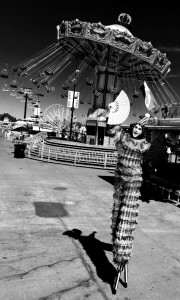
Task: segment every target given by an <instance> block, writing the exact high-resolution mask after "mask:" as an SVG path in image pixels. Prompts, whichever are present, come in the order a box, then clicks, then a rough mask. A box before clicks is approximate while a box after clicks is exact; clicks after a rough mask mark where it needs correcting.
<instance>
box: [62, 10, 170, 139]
mask: <svg viewBox="0 0 180 300" xmlns="http://www.w3.org/2000/svg"><path fill="white" fill-rule="evenodd" d="M130 23H131V17H130V16H129V15H128V14H126V13H121V14H120V15H119V17H118V22H117V23H116V24H113V25H109V26H105V25H103V24H101V23H100V22H98V23H88V22H82V21H79V20H78V19H76V20H73V21H63V22H62V23H61V24H60V25H58V26H57V31H58V41H59V43H60V45H61V46H63V47H64V49H65V50H66V51H68V52H69V51H72V49H75V50H74V56H75V57H76V58H77V59H79V60H81V61H84V62H85V63H86V64H87V65H88V66H90V67H92V68H93V69H94V70H95V72H94V76H93V79H91V81H90V82H91V83H92V82H93V84H94V90H93V93H92V106H91V109H89V112H88V118H87V138H89V140H92V138H93V136H94V143H95V144H103V141H102V139H104V135H105V127H106V122H105V121H106V120H105V118H103V117H102V116H101V117H98V115H99V114H101V112H102V111H103V110H104V109H106V108H107V107H108V105H109V104H110V103H111V102H113V101H114V100H115V99H116V98H117V96H118V95H119V94H120V93H121V91H124V92H125V93H126V94H127V96H128V99H129V103H130V105H131V106H133V105H135V101H136V98H137V97H139V95H140V94H142V92H141V86H142V85H143V83H144V81H146V82H156V81H160V80H162V79H163V78H165V77H166V75H167V74H168V72H169V71H170V62H169V61H168V59H167V57H166V54H163V53H161V52H160V51H159V50H158V49H156V48H154V47H153V46H152V44H151V43H150V42H144V41H142V40H140V39H139V38H137V37H134V36H133V35H132V33H131V32H130V30H129V29H128V28H129V25H130ZM128 115H129V104H127V112H126V113H125V114H124V116H122V119H121V120H120V122H121V123H122V122H124V121H125V120H126V119H127V117H128ZM93 126H94V130H93ZM88 127H89V130H88ZM90 127H91V129H90ZM95 127H96V128H95ZM98 127H103V128H104V129H102V128H99V129H98ZM88 131H89V137H88ZM98 131H99V133H100V138H99V139H98ZM91 133H93V134H91Z"/></svg>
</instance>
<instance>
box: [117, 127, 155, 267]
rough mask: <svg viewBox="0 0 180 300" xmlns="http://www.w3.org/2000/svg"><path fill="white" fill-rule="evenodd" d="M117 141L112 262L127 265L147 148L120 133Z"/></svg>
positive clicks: (139, 141) (143, 141) (140, 141)
mask: <svg viewBox="0 0 180 300" xmlns="http://www.w3.org/2000/svg"><path fill="white" fill-rule="evenodd" d="M115 142H116V148H117V152H118V154H117V166H116V169H115V185H114V194H113V200H114V204H113V209H112V220H111V227H112V241H113V262H114V263H115V264H117V265H119V264H121V263H123V262H127V261H128V260H129V259H130V257H131V254H132V248H133V240H134V237H133V232H134V230H135V226H136V224H137V217H138V207H139V196H140V187H141V184H142V167H141V164H142V159H143V153H144V152H145V151H147V150H148V149H149V147H150V143H148V142H147V141H146V139H145V138H142V139H136V138H133V137H131V135H130V134H129V133H127V132H124V131H123V130H121V131H120V134H119V138H118V140H116V141H115Z"/></svg>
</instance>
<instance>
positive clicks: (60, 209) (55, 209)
mask: <svg viewBox="0 0 180 300" xmlns="http://www.w3.org/2000/svg"><path fill="white" fill-rule="evenodd" d="M34 207H35V211H36V215H37V216H39V217H42V218H62V217H66V216H67V215H68V213H67V211H66V209H65V208H64V206H63V205H62V204H61V203H53V202H34Z"/></svg>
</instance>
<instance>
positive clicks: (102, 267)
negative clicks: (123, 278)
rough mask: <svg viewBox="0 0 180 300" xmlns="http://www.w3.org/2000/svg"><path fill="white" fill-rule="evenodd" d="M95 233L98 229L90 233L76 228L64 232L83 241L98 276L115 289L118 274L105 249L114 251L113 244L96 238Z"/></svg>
mask: <svg viewBox="0 0 180 300" xmlns="http://www.w3.org/2000/svg"><path fill="white" fill-rule="evenodd" d="M95 234H96V231H93V232H92V233H91V234H89V235H82V231H81V230H79V229H75V228H74V229H72V230H67V231H65V232H63V235H67V236H69V237H71V238H73V239H75V240H78V241H79V242H80V243H81V245H82V247H83V248H84V250H85V251H86V253H87V255H88V256H89V258H90V259H91V261H92V263H93V264H94V266H95V267H96V272H97V275H98V277H99V278H101V279H102V280H103V281H104V282H106V283H108V284H109V285H110V287H111V290H113V288H112V287H113V282H114V278H115V275H116V269H115V268H114V266H113V265H112V264H111V263H110V262H109V260H108V258H107V257H106V254H105V251H110V252H111V251H112V245H111V244H108V243H104V242H101V241H100V240H98V239H96V237H95Z"/></svg>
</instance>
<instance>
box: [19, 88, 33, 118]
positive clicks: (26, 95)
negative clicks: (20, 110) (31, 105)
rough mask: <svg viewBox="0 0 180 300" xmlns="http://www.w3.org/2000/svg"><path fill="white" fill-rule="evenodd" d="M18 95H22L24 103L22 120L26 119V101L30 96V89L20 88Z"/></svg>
mask: <svg viewBox="0 0 180 300" xmlns="http://www.w3.org/2000/svg"><path fill="white" fill-rule="evenodd" d="M18 93H19V94H23V96H24V99H25V103H24V119H26V111H27V101H28V98H29V97H28V95H31V94H32V91H31V88H21V89H20V90H19V91H18Z"/></svg>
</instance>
